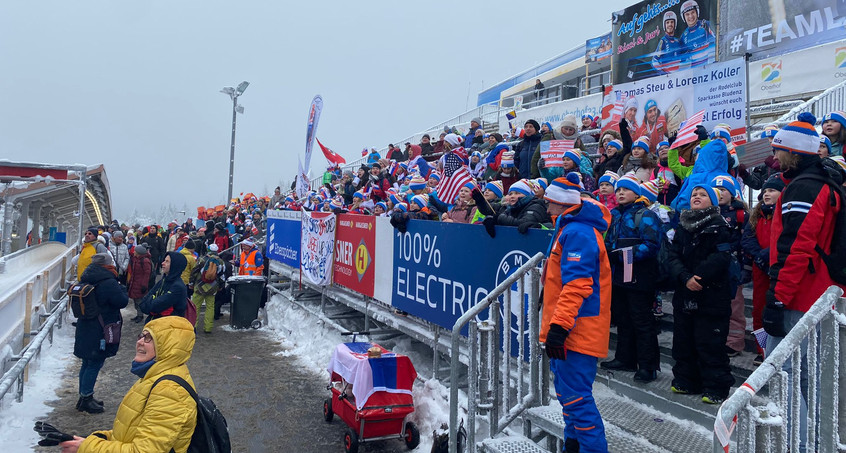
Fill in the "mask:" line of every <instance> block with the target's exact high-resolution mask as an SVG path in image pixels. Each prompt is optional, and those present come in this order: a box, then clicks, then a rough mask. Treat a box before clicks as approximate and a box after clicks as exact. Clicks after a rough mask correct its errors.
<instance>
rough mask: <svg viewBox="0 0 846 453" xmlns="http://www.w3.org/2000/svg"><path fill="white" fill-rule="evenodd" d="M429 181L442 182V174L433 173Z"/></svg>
mask: <svg viewBox="0 0 846 453" xmlns="http://www.w3.org/2000/svg"><path fill="white" fill-rule="evenodd" d="M429 179H434V180H435V181H438V182H441V174H440V173H438V172H436V171H433V172H432V173H430V174H429Z"/></svg>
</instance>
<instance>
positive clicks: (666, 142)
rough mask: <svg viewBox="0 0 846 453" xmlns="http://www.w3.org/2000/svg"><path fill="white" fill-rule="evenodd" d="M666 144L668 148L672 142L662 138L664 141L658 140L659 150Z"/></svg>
mask: <svg viewBox="0 0 846 453" xmlns="http://www.w3.org/2000/svg"><path fill="white" fill-rule="evenodd" d="M665 146H666V147H667V148H669V147H670V142H668V141H666V140H662V141H660V142H658V148H657V149H658V150H660V149H661V148H663V147H665Z"/></svg>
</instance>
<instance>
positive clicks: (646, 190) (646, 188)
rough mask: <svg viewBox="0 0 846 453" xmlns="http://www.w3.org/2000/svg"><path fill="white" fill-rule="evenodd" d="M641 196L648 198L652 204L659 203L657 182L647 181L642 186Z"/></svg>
mask: <svg viewBox="0 0 846 453" xmlns="http://www.w3.org/2000/svg"><path fill="white" fill-rule="evenodd" d="M640 194H641V195H642V196H644V197H646V199H647V200H649V202H650V203H655V202H656V201H658V186H657V185H656V184H655V181H646V182H645V183H643V184H641V185H640Z"/></svg>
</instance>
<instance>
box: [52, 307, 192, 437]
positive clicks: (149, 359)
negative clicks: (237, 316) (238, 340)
mask: <svg viewBox="0 0 846 453" xmlns="http://www.w3.org/2000/svg"><path fill="white" fill-rule="evenodd" d="M194 339H195V335H194V326H192V325H191V323H190V322H188V320H186V319H185V318H183V317H181V316H167V317H164V318H159V319H154V320H152V321H150V322H149V323H147V325H145V326H144V330H142V331H141V334H140V335H138V340H137V341H136V342H135V357H134V358H133V360H132V368H131V371H132V374H135V375H136V376H138V377H139V379H138V381H136V382H135V384H133V385H132V387H131V388H130V389H129V391H128V392H127V393H126V396H124V398H123V401H122V402H121V403H120V407H119V408H118V410H117V414H116V415H115V422H114V428H113V429H110V430H105V431H95V432H94V433H92V434H91V435H89V436H88V437H79V436H74V439H73V440H69V441H67V442H62V443H61V444H59V446H60V447H61V451H62V453H77V452H79V453H89V452H95V453H110V452H124V451H139V452H141V451H149V452H170V451H173V452H175V453H185V452H186V451H187V450H188V444H189V443H190V442H191V436H192V435H193V433H194V428H195V426H196V424H197V403H196V402H195V401H194V399H193V398H192V396H191V395H190V394H189V393H188V391H187V390H186V389H185V388H183V387H182V386H181V385H180V384H178V383H176V382H174V381H172V380H170V379H163V380H159V379H160V378H161V377H163V376H165V375H171V376H177V377H179V378H182V379H183V380H185V381H186V382H187V383H188V384H190V385H191V387H192V388H194V389H195V390H196V386H195V385H194V382H193V380H192V379H191V374H190V372H189V371H188V367H187V365H186V363H187V362H188V359H189V358H191V352H192V350H193V349H194ZM157 381H158V382H157Z"/></svg>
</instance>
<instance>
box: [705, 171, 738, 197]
mask: <svg viewBox="0 0 846 453" xmlns="http://www.w3.org/2000/svg"><path fill="white" fill-rule="evenodd" d="M711 187H713V188H715V189H719V188H723V189H726V190H728V191H729V193H730V194H731V196H733V197H734V196H736V195H737V186H736V185H735V184H734V178H732V177H731V176H729V175H717V176H715V177H714V179H712V180H711Z"/></svg>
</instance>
